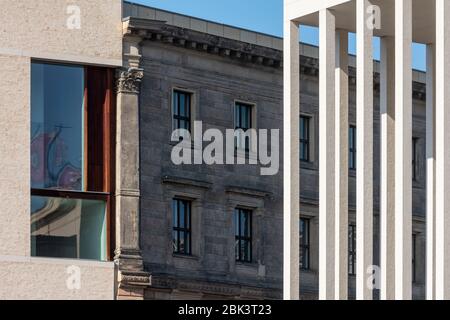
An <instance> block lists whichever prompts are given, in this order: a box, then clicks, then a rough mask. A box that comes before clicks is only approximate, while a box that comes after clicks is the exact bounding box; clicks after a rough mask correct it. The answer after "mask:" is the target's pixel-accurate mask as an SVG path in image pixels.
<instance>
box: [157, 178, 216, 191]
mask: <svg viewBox="0 0 450 320" xmlns="http://www.w3.org/2000/svg"><path fill="white" fill-rule="evenodd" d="M162 183H163V184H178V185H184V186H190V187H197V188H201V189H210V188H211V187H212V183H211V182H207V181H199V180H193V179H188V178H180V177H172V176H163V177H162Z"/></svg>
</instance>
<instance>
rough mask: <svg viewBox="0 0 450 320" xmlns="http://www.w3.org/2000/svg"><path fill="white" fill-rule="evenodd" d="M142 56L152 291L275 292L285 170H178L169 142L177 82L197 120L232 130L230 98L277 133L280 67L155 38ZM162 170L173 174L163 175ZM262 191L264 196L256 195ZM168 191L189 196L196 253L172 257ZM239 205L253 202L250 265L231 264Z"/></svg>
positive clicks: (145, 212)
mask: <svg viewBox="0 0 450 320" xmlns="http://www.w3.org/2000/svg"><path fill="white" fill-rule="evenodd" d="M142 54H143V59H142V63H141V65H142V67H143V68H144V70H145V71H144V73H145V75H144V79H143V82H142V87H141V106H140V114H141V116H140V131H141V194H142V200H141V249H142V252H143V258H144V263H145V266H146V268H147V270H148V271H150V272H151V273H152V282H153V285H154V287H158V286H159V287H162V288H164V289H166V290H167V289H169V291H170V290H172V289H178V290H181V293H178V297H183V289H180V288H185V291H191V292H192V291H194V292H196V294H197V296H198V295H200V297H204V295H208V294H209V293H210V291H211V292H213V293H214V294H215V295H219V296H225V297H229V298H230V297H235V296H240V297H245V296H247V297H255V298H261V297H264V296H265V297H268V296H272V297H274V298H280V297H281V296H280V294H281V284H282V272H281V270H282V255H281V251H280V250H281V247H280V245H281V239H282V205H283V203H282V187H281V186H282V174H281V172H280V174H278V175H276V176H267V177H262V176H261V175H260V167H259V166H249V165H245V166H242V165H240V166H232V165H214V166H206V165H200V166H195V165H191V166H189V165H184V166H179V167H178V166H175V165H173V164H172V162H171V159H170V155H171V151H172V147H173V146H174V143H172V142H171V141H170V138H171V133H172V129H171V128H172V122H171V121H172V120H171V93H172V89H174V88H180V89H184V90H189V91H192V92H193V93H194V105H193V109H194V112H193V113H194V114H195V120H201V121H203V126H204V129H205V130H206V129H208V128H218V129H220V130H221V131H223V132H224V130H225V129H233V126H234V125H233V117H234V111H233V110H234V102H235V100H240V101H246V102H249V103H254V104H255V105H256V107H255V108H256V109H255V110H256V114H257V120H256V121H257V125H256V127H257V128H258V129H282V125H283V123H282V72H281V69H279V68H272V67H263V66H255V65H253V64H251V63H248V64H246V63H242V62H234V61H233V60H231V59H229V58H222V57H220V56H218V55H211V54H209V53H202V52H199V51H194V50H187V49H185V48H177V47H175V46H173V45H170V44H163V43H160V42H148V43H144V45H143V49H142ZM166 176H167V177H170V178H166V179H164V181H163V177H166ZM246 189H251V190H259V191H260V192H252V191H249V190H246ZM261 192H263V193H264V192H265V193H267V194H268V195H267V196H261ZM174 196H185V197H188V198H191V199H194V202H193V213H192V215H193V218H192V219H193V230H192V232H193V257H187V258H186V257H180V256H174V255H173V254H172V247H171V239H172V223H171V219H172V214H171V199H172V198H173V197H174ZM236 205H248V206H250V207H254V208H257V209H256V210H255V217H254V224H253V226H254V232H255V234H254V246H253V252H254V256H253V259H254V263H252V264H239V263H236V262H235V256H234V228H233V210H234V208H235V206H236ZM252 288H253V289H252ZM255 288H256V289H255ZM253 290H256V291H257V292H256V293H255V292H253ZM265 290H267V292H266V291H265ZM269 291H270V293H269ZM170 292H171V291H170ZM173 294H174V295H175V293H173ZM147 297H156V298H158V297H164V296H160V295H156V296H155V291H154V290H153V291H151V292H148V293H147ZM171 297H173V296H172V295H171Z"/></svg>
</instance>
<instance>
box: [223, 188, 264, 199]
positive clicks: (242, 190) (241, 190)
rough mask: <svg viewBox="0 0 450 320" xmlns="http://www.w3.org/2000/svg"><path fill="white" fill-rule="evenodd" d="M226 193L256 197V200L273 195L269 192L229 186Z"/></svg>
mask: <svg viewBox="0 0 450 320" xmlns="http://www.w3.org/2000/svg"><path fill="white" fill-rule="evenodd" d="M225 191H226V192H227V193H234V194H240V195H245V196H250V197H254V198H266V197H268V196H270V195H271V193H270V192H267V191H263V190H256V189H250V188H244V187H238V186H228V187H226V189H225Z"/></svg>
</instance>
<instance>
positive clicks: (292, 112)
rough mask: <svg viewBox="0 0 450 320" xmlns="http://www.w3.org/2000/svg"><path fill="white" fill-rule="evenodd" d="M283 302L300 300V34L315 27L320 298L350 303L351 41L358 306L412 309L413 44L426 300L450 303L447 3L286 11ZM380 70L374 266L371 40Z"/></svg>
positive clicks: (336, 4) (352, 3)
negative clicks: (420, 80)
mask: <svg viewBox="0 0 450 320" xmlns="http://www.w3.org/2000/svg"><path fill="white" fill-rule="evenodd" d="M284 10H285V12H284V13H285V18H284V28H285V31H284V32H285V43H284V73H285V75H284V104H285V110H284V125H285V137H284V152H285V155H284V159H285V160H284V161H285V163H284V166H285V170H284V175H285V176H284V192H285V195H284V197H285V198H284V206H285V207H284V214H285V219H284V221H285V222H284V239H285V240H284V241H285V243H284V296H285V299H294V300H295V299H298V298H299V270H298V263H299V261H298V252H299V250H298V239H299V236H298V233H299V230H298V221H299V212H300V209H299V203H300V199H299V194H300V186H299V181H300V179H299V167H300V166H299V148H298V143H297V141H299V131H298V127H299V113H300V110H299V109H300V107H299V106H300V101H299V97H300V92H299V90H300V80H299V73H300V60H299V57H300V54H299V25H311V26H318V27H319V30H320V31H319V34H320V36H319V42H320V46H319V47H320V48H319V51H320V54H319V57H320V75H319V77H320V89H319V92H320V93H319V96H320V99H319V100H320V102H319V104H320V107H319V108H320V116H319V117H320V119H319V122H320V129H319V130H320V135H319V137H320V138H319V154H320V159H321V160H320V187H319V188H320V209H319V210H320V214H319V216H320V223H319V229H320V231H319V239H320V240H319V291H320V293H319V295H320V298H321V299H347V292H348V290H347V274H348V272H347V266H348V263H347V259H348V258H347V247H348V233H347V225H348V223H347V219H348V208H347V206H348V204H347V199H348V171H347V170H348V154H347V152H341V150H347V149H348V58H347V52H348V33H349V32H355V33H356V39H357V45H356V48H357V58H356V59H357V63H356V65H357V82H356V87H357V89H356V91H357V99H356V101H357V104H356V105H357V127H358V131H357V138H356V140H357V150H358V154H357V160H356V162H357V173H356V176H357V183H356V184H357V188H356V189H357V191H356V192H357V196H356V197H357V200H356V220H357V221H356V224H357V229H356V230H357V238H356V243H357V244H356V247H357V248H356V251H357V252H358V254H357V261H356V266H357V267H356V268H357V272H356V274H357V279H356V297H357V299H361V300H366V299H367V300H370V299H372V298H373V290H372V289H373V284H375V285H378V284H379V287H380V295H381V299H400V300H401V299H405V300H408V299H411V298H412V271H411V268H412V266H411V261H412V249H411V248H412V241H413V239H412V195H413V193H412V170H411V163H412V130H413V128H412V123H413V121H412V80H413V79H412V43H413V42H417V43H422V44H426V45H427V106H426V108H427V120H426V126H427V138H426V140H427V141H426V149H427V174H426V175H427V195H426V203H427V219H426V220H427V245H426V249H427V262H426V270H427V281H426V292H427V293H426V294H427V298H428V299H450V197H448V196H447V194H448V193H449V191H450V130H446V128H447V127H448V126H450V96H449V95H450V1H448V0H395V1H394V0H372V1H369V0H320V1H318V0H285V1H284ZM375 36H377V37H380V38H381V61H380V91H381V92H380V112H381V115H380V119H381V124H380V128H379V129H380V132H381V134H380V137H381V141H380V146H381V177H380V179H381V180H380V181H381V190H380V219H381V226H380V229H381V232H380V246H379V247H380V251H381V252H380V265H379V266H374V265H373V264H374V263H373V256H374V251H373V248H374V245H373V243H374V237H373V236H374V234H373V203H374V199H373V194H374V183H373V182H374V157H373V147H374V143H375V141H374V133H373V132H374V120H373V117H374V107H373V106H374V102H373V100H374V98H373V71H374V70H373V37H375Z"/></svg>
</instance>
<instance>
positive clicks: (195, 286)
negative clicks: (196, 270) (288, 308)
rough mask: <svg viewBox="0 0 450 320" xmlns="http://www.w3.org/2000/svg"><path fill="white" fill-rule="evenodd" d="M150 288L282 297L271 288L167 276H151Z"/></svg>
mask: <svg viewBox="0 0 450 320" xmlns="http://www.w3.org/2000/svg"><path fill="white" fill-rule="evenodd" d="M151 287H152V288H157V289H172V290H174V289H176V290H183V291H187V292H197V293H202V294H211V295H221V296H229V297H244V298H246V297H247V298H257V299H280V298H281V296H282V290H281V289H277V288H273V287H272V288H270V287H254V286H247V285H243V284H237V283H236V284H235V283H223V282H217V281H202V280H198V279H196V280H193V279H187V278H185V279H183V278H179V277H172V276H169V275H152V284H151Z"/></svg>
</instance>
